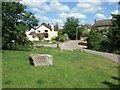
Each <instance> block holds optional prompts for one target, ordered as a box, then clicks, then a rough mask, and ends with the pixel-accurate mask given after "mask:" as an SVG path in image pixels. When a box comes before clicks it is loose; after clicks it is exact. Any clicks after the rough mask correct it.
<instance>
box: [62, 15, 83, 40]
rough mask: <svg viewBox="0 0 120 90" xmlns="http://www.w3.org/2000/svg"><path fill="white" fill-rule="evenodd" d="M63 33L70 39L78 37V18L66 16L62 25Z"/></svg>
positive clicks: (79, 31) (79, 33) (79, 30)
mask: <svg viewBox="0 0 120 90" xmlns="http://www.w3.org/2000/svg"><path fill="white" fill-rule="evenodd" d="M64 33H66V34H68V35H69V38H70V39H72V40H75V39H76V34H77V39H80V35H81V34H82V33H81V29H80V28H79V20H78V19H77V18H74V17H68V18H67V20H66V23H65V25H64Z"/></svg>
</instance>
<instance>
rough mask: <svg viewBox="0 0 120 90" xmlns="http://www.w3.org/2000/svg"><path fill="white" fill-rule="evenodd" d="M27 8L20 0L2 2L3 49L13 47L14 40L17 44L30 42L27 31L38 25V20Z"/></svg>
mask: <svg viewBox="0 0 120 90" xmlns="http://www.w3.org/2000/svg"><path fill="white" fill-rule="evenodd" d="M25 8H26V7H25V6H23V5H22V4H20V3H19V2H2V38H3V42H2V43H3V46H2V48H3V49H12V48H11V47H12V46H11V45H13V42H12V40H14V41H15V43H16V44H20V45H26V44H28V43H27V41H28V40H27V38H26V34H25V32H26V31H27V30H29V29H30V28H31V27H33V26H36V25H37V22H38V21H37V20H36V19H35V17H34V16H33V15H32V13H30V12H27V11H25Z"/></svg>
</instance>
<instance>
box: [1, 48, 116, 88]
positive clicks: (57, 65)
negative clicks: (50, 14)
mask: <svg viewBox="0 0 120 90" xmlns="http://www.w3.org/2000/svg"><path fill="white" fill-rule="evenodd" d="M31 53H37V54H51V55H52V56H53V59H54V64H53V66H49V67H48V66H44V67H34V66H31V65H30V64H29V60H28V56H29V54H31ZM2 55H3V56H2V57H3V58H2V65H3V68H2V70H3V71H2V76H3V77H2V80H3V81H2V87H3V88H28V87H29V88H107V87H109V85H107V84H103V83H102V82H105V81H106V82H110V83H112V84H114V85H117V84H118V81H117V80H115V79H113V78H112V77H118V64H117V63H115V62H113V61H112V60H109V59H106V58H103V57H101V56H97V55H93V54H89V53H86V52H80V51H79V50H76V51H62V50H59V49H55V48H45V47H41V48H34V49H32V50H31V51H14V50H13V51H7V50H4V51H2Z"/></svg>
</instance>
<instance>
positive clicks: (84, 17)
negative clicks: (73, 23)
mask: <svg viewBox="0 0 120 90" xmlns="http://www.w3.org/2000/svg"><path fill="white" fill-rule="evenodd" d="M58 16H59V17H60V18H61V19H63V20H66V18H68V17H75V18H78V19H86V18H87V17H86V16H85V15H84V14H80V13H64V12H63V13H60V14H58Z"/></svg>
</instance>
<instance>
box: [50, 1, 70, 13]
mask: <svg viewBox="0 0 120 90" xmlns="http://www.w3.org/2000/svg"><path fill="white" fill-rule="evenodd" d="M50 9H51V11H55V12H66V11H70V8H69V7H68V6H67V5H62V4H61V3H59V2H58V1H55V2H51V3H50Z"/></svg>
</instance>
